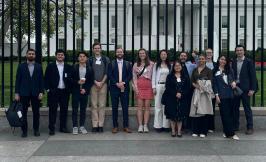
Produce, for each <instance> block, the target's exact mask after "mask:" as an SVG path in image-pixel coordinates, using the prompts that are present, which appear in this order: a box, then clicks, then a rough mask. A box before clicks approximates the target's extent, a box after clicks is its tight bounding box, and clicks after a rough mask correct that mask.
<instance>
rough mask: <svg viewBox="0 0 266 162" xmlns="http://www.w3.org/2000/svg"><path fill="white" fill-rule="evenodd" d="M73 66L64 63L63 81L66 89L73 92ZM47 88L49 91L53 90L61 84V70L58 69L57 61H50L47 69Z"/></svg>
mask: <svg viewBox="0 0 266 162" xmlns="http://www.w3.org/2000/svg"><path fill="white" fill-rule="evenodd" d="M71 75H72V66H70V65H68V64H66V63H64V71H63V81H64V84H65V89H66V90H67V91H68V92H71V88H72V86H71V85H72V76H71ZM44 79H45V89H46V90H49V91H53V90H55V89H57V87H58V84H59V79H60V76H59V71H58V69H57V65H56V62H54V63H50V64H49V65H48V66H47V68H46V71H45V77H44Z"/></svg>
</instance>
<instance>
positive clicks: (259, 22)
mask: <svg viewBox="0 0 266 162" xmlns="http://www.w3.org/2000/svg"><path fill="white" fill-rule="evenodd" d="M261 26H262V23H261V16H258V28H261Z"/></svg>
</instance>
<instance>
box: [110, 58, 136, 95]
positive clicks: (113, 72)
mask: <svg viewBox="0 0 266 162" xmlns="http://www.w3.org/2000/svg"><path fill="white" fill-rule="evenodd" d="M108 78H109V81H110V89H111V91H112V90H114V91H119V92H120V89H119V88H118V87H117V86H116V83H118V80H119V72H118V63H117V60H113V61H112V62H111V63H110V64H109V66H108ZM131 79H132V66H131V64H130V63H129V62H127V61H126V60H123V70H122V81H123V82H125V83H126V84H125V90H126V91H129V82H130V80H131Z"/></svg>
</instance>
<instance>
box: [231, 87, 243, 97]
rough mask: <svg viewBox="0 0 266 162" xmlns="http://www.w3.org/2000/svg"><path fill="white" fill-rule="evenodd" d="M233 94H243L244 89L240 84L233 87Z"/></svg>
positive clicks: (236, 95)
mask: <svg viewBox="0 0 266 162" xmlns="http://www.w3.org/2000/svg"><path fill="white" fill-rule="evenodd" d="M233 94H234V96H235V97H238V96H241V95H242V94H243V91H242V89H240V88H239V87H238V86H236V88H234V89H233Z"/></svg>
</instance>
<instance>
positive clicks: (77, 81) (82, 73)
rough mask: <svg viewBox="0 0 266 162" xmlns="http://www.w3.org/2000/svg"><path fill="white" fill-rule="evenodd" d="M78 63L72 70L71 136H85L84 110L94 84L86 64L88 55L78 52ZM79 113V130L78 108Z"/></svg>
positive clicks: (89, 68) (90, 69) (90, 71)
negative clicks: (80, 134) (79, 134)
mask: <svg viewBox="0 0 266 162" xmlns="http://www.w3.org/2000/svg"><path fill="white" fill-rule="evenodd" d="M78 60H79V63H78V64H76V65H74V68H73V74H72V76H73V88H72V122H73V134H78V133H79V132H80V133H82V134H87V130H86V129H85V127H84V124H85V118H86V108H87V104H88V95H89V93H90V89H91V87H92V85H93V83H94V77H93V70H92V68H91V67H90V66H89V64H88V63H87V61H88V55H87V53H86V52H79V54H78ZM79 105H80V113H79V128H78V108H79Z"/></svg>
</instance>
